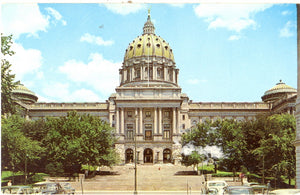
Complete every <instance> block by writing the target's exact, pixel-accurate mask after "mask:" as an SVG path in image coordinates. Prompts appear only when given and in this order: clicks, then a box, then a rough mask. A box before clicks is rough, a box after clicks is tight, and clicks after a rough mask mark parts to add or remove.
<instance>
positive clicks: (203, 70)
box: [0, 3, 297, 102]
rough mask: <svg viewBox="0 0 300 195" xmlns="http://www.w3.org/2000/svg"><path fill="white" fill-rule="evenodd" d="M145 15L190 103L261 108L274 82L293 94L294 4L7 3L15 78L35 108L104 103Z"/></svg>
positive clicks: (4, 16)
mask: <svg viewBox="0 0 300 195" xmlns="http://www.w3.org/2000/svg"><path fill="white" fill-rule="evenodd" d="M148 9H150V10H151V20H152V22H153V23H154V26H155V33H156V35H159V36H161V37H162V38H163V39H164V40H166V41H167V42H168V43H169V45H170V47H171V48H172V50H173V53H174V58H175V63H176V67H177V68H179V70H180V71H179V85H180V87H181V88H182V93H186V94H187V95H188V97H189V99H190V100H193V102H259V101H261V96H262V95H263V94H264V92H265V91H267V90H268V89H270V88H272V87H273V86H275V85H276V83H278V82H279V80H282V81H283V82H285V83H286V84H287V85H289V86H292V87H294V88H296V87H297V45H296V44H297V31H296V30H297V27H296V5H295V4H253V3H251V4H220V3H218V4H208V3H202V4H194V3H187V4H179V3H175V4H172V3H170V4H166V3H158V4H135V3H134V4H116V3H108V4H104V3H82V4H75V3H40V4H37V3H14V4H12V3H4V4H2V5H1V28H0V29H1V33H3V35H10V34H12V35H13V42H14V43H13V45H12V47H11V49H12V50H13V51H15V55H13V56H11V57H8V60H9V61H10V62H11V64H12V67H11V69H12V73H13V74H15V75H16V80H20V81H21V83H22V84H24V85H25V86H26V87H27V88H29V89H30V90H31V91H33V92H34V93H35V94H36V95H37V96H38V97H39V100H38V101H39V102H104V101H106V100H107V99H108V98H109V96H110V95H111V94H112V93H115V88H116V87H117V86H118V85H119V69H120V68H121V66H122V62H123V58H124V54H125V50H126V49H127V47H128V45H129V43H131V42H132V41H133V40H134V39H135V38H136V37H137V36H140V35H141V34H142V32H143V25H144V23H145V22H146V20H147V15H148Z"/></svg>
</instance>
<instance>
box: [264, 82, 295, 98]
mask: <svg viewBox="0 0 300 195" xmlns="http://www.w3.org/2000/svg"><path fill="white" fill-rule="evenodd" d="M286 93H297V90H296V89H295V88H293V87H291V86H289V85H287V84H285V83H284V82H282V80H280V81H279V83H277V84H276V85H275V86H274V87H272V88H271V89H269V90H267V91H266V92H265V93H264V95H263V96H262V97H261V98H262V100H263V101H265V102H266V101H274V100H276V99H278V98H280V97H281V96H282V94H286Z"/></svg>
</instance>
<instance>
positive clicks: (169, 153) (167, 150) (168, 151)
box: [163, 148, 172, 163]
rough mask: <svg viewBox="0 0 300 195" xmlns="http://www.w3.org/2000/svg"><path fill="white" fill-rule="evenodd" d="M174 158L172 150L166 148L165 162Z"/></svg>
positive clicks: (164, 153)
mask: <svg viewBox="0 0 300 195" xmlns="http://www.w3.org/2000/svg"><path fill="white" fill-rule="evenodd" d="M171 160H172V154H171V150H170V149H168V148H167V149H164V152H163V162H164V163H170V162H171Z"/></svg>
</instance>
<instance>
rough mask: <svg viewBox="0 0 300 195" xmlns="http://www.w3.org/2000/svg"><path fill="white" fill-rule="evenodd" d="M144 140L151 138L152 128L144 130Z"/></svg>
mask: <svg viewBox="0 0 300 195" xmlns="http://www.w3.org/2000/svg"><path fill="white" fill-rule="evenodd" d="M145 140H152V130H145Z"/></svg>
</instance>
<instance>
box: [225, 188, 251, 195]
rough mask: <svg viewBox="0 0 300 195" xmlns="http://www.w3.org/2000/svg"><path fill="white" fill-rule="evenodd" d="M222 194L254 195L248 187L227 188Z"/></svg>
mask: <svg viewBox="0 0 300 195" xmlns="http://www.w3.org/2000/svg"><path fill="white" fill-rule="evenodd" d="M224 194H228V195H229V194H254V190H253V188H252V187H249V186H228V187H226V188H225V190H224Z"/></svg>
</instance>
